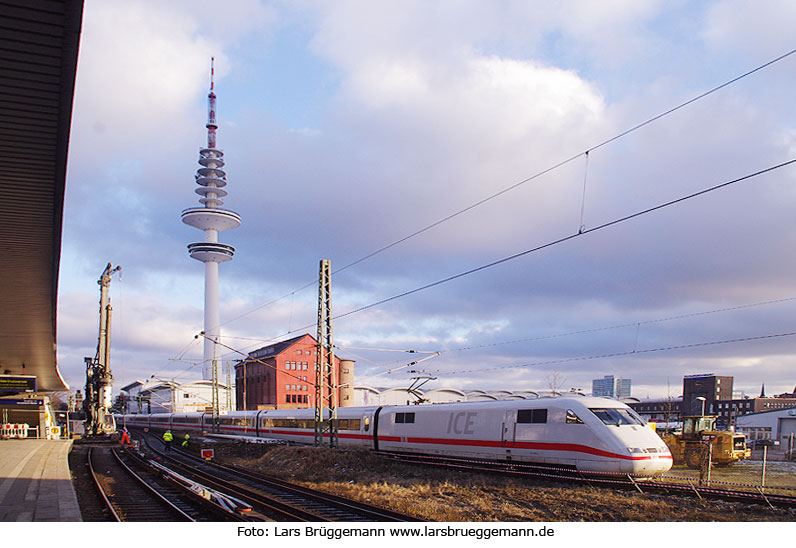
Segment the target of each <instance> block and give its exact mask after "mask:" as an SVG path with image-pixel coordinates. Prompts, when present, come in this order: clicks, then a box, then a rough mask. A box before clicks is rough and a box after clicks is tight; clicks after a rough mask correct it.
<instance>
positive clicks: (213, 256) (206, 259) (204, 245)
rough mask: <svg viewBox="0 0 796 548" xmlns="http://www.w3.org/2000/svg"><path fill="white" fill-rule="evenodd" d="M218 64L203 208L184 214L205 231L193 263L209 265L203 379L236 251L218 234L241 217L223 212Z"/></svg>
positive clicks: (210, 102)
mask: <svg viewBox="0 0 796 548" xmlns="http://www.w3.org/2000/svg"><path fill="white" fill-rule="evenodd" d="M214 61H215V59H214V58H213V59H211V61H210V93H209V94H208V96H207V107H208V112H207V125H206V126H205V127H207V148H201V149H199V165H200V166H202V167H200V168H199V169H198V170H197V171H196V184H198V185H199V188H197V189H196V193H197V194H199V195H200V196H201V198H199V203H200V204H203V207H192V208H190V209H186V210H184V211H183V212H182V222H183V223H185V224H187V225H189V226H192V227H194V228H198V229H199V230H202V231H204V233H205V239H204V241H203V242H197V243H193V244H188V253H189V254H190V255H191V258H192V259H196V260H197V261H201V262H203V263H204V264H205V318H204V320H205V324H204V331H205V335H206V337H205V338H204V362H203V367H202V378H203V379H206V380H210V379H212V378H213V360H215V359H216V356H215V342H216V341H217V340H218V338H219V336H220V335H221V330H220V327H219V324H220V323H221V321H220V319H219V313H218V265H219V263H225V262H227V261H231V260H232V256H233V255H234V254H235V248H234V247H232V246H231V245H228V244H222V243H220V242H219V241H218V233H219V232H222V231H224V230H231V229H233V228H238V227H239V226H240V215H238V214H237V213H235V212H234V211H229V210H228V209H221V208H220V207H219V206H221V205H223V204H224V201H223V200H222V199H221V198H223V197H224V196H226V195H227V191H226V190H224V187H225V186H227V174H226V172H224V170H223V169H221V168H223V167H224V152H223V151H221V150H219V149H217V148H216V129H218V124H217V123H216V94H215V92H214V91H213V83H214Z"/></svg>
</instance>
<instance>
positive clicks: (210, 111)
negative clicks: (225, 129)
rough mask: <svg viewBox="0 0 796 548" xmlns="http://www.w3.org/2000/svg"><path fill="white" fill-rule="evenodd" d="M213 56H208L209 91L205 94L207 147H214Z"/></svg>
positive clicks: (214, 100) (215, 128) (216, 127)
mask: <svg viewBox="0 0 796 548" xmlns="http://www.w3.org/2000/svg"><path fill="white" fill-rule="evenodd" d="M215 61H216V58H215V57H211V58H210V93H209V94H208V95H207V126H206V127H207V148H216V130H217V129H218V124H216V94H215V93H214V92H213V87H214V83H215V82H214V80H215V72H216V71H215Z"/></svg>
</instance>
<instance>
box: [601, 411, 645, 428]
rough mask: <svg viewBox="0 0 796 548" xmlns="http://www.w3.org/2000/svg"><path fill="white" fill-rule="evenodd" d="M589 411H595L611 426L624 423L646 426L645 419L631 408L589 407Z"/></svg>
mask: <svg viewBox="0 0 796 548" xmlns="http://www.w3.org/2000/svg"><path fill="white" fill-rule="evenodd" d="M589 411H591V412H592V413H594V414H595V415H596V416H597V418H598V419H600V420H601V421H603V422H604V423H605V424H609V425H611V426H622V425H624V424H636V425H639V426H644V420H643V419H642V418H641V417H639V416H638V415H636V414H635V413H634V412H632V411H631V410H630V409H616V408H612V407H606V408H589Z"/></svg>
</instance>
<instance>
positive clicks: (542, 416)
mask: <svg viewBox="0 0 796 548" xmlns="http://www.w3.org/2000/svg"><path fill="white" fill-rule="evenodd" d="M546 422H547V409H519V410H518V411H517V424H544V423H546Z"/></svg>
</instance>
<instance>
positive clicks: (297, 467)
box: [217, 444, 796, 522]
mask: <svg viewBox="0 0 796 548" xmlns="http://www.w3.org/2000/svg"><path fill="white" fill-rule="evenodd" d="M219 449H221V448H219ZM217 458H220V459H221V460H227V461H232V462H235V463H236V464H238V465H240V466H244V467H247V468H251V469H253V470H256V471H258V472H261V473H264V474H269V475H272V476H276V477H279V478H282V479H286V480H289V481H293V482H296V483H299V484H302V485H306V486H308V487H313V488H316V489H321V490H324V491H327V492H330V493H334V494H336V495H342V496H346V497H349V498H352V499H355V500H361V501H366V502H370V503H371V504H376V505H378V506H382V507H385V508H391V509H393V510H396V511H398V512H404V513H407V514H411V515H414V516H416V517H419V518H421V519H424V520H428V521H448V522H462V521H464V522H473V521H478V522H488V521H504V522H514V521H524V522H534V521H539V522H551V521H579V522H580V521H582V522H626V521H633V522H645V521H794V520H795V519H796V512H794V511H792V510H787V509H779V508H778V509H775V510H772V509H770V508H768V507H764V506H749V505H741V504H739V503H732V502H716V501H699V500H695V499H692V498H685V497H664V496H657V495H641V494H638V493H635V492H630V491H621V490H612V489H603V488H595V487H590V486H588V485H571V484H563V483H557V482H552V481H547V480H541V479H538V480H537V479H526V478H516V477H508V476H501V475H499V474H483V473H470V472H463V471H456V470H446V469H444V468H437V467H430V466H420V465H414V464H406V463H397V462H393V461H390V460H388V459H385V458H382V457H378V456H375V455H373V454H371V453H369V452H368V451H365V450H353V449H335V450H331V449H326V448H317V447H305V446H248V447H247V446H243V448H242V446H241V445H232V444H230V446H228V447H225V448H223V449H222V450H220V451H218V450H217Z"/></svg>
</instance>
